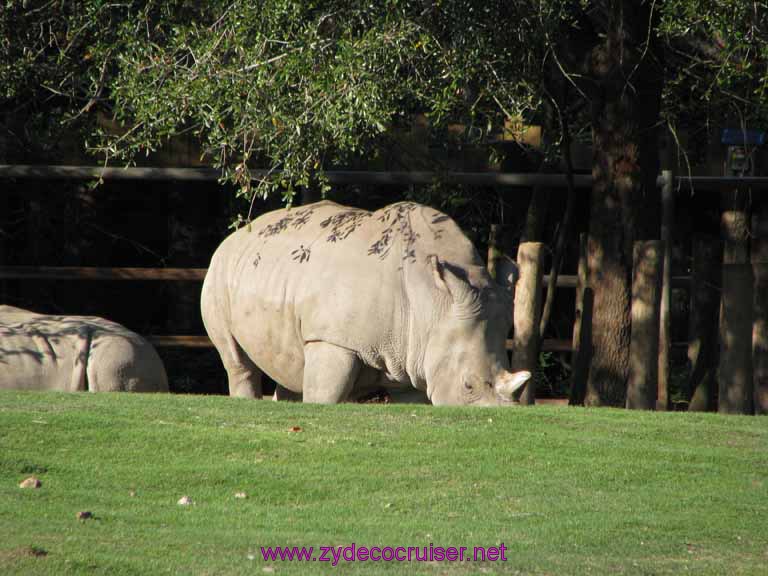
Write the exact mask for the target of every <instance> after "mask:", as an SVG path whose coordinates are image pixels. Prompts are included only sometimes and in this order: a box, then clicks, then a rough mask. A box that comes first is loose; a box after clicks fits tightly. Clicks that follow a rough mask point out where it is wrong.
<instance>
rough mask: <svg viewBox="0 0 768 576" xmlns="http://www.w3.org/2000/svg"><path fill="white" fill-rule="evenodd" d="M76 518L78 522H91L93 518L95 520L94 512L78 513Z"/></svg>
mask: <svg viewBox="0 0 768 576" xmlns="http://www.w3.org/2000/svg"><path fill="white" fill-rule="evenodd" d="M75 517H76V518H77V519H78V520H90V519H92V518H93V512H88V511H83V512H78V513H77V514H76V515H75Z"/></svg>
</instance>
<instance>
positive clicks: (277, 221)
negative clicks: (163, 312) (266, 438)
mask: <svg viewBox="0 0 768 576" xmlns="http://www.w3.org/2000/svg"><path fill="white" fill-rule="evenodd" d="M515 273H516V268H514V266H513V265H512V267H511V268H510V269H508V270H507V271H506V272H504V273H503V274H500V277H504V279H505V281H504V284H503V285H500V284H497V283H496V282H495V281H493V280H492V279H491V278H490V277H489V275H488V273H487V271H486V269H485V267H484V266H483V263H482V261H481V260H480V257H479V256H478V254H477V251H476V250H475V248H474V247H473V246H472V243H471V242H470V241H469V240H468V239H467V238H466V236H464V234H463V233H462V232H461V230H460V229H459V227H458V226H457V225H456V223H455V222H454V221H453V220H451V219H450V218H449V217H448V216H446V215H444V214H442V213H440V212H438V211H436V210H434V209H432V208H429V207H426V206H421V205H419V204H414V203H407V202H402V203H399V204H393V205H391V206H387V207H386V208H383V209H381V210H378V211H376V212H373V213H371V212H366V211H364V210H358V209H354V208H347V207H344V206H340V205H338V204H335V203H333V202H328V201H324V202H318V203H316V204H311V205H309V206H305V207H300V208H292V209H285V210H277V211H275V212H270V213H268V214H265V215H263V216H261V217H260V218H258V219H257V220H255V221H254V222H252V223H251V225H250V226H247V227H244V228H242V229H240V230H238V231H237V232H235V233H233V234H232V235H231V236H229V237H228V238H227V239H225V240H224V242H223V243H222V244H221V246H219V248H218V249H217V250H216V252H215V254H214V255H213V258H212V261H211V265H210V267H209V269H208V273H207V276H206V278H205V282H204V284H203V291H202V297H201V308H202V315H203V321H204V322H205V327H206V330H207V331H208V334H209V336H210V338H211V340H212V341H213V343H214V345H215V346H216V348H217V350H218V351H219V354H220V355H221V359H222V361H223V364H224V367H225V369H226V371H227V376H228V380H229V391H230V394H231V395H233V396H242V397H251V398H253V397H257V398H258V397H261V373H262V371H263V372H264V373H266V374H267V375H269V376H270V377H271V378H272V379H273V380H275V381H276V382H278V383H279V385H280V388H279V389H278V394H277V395H276V396H282V397H286V396H294V397H295V396H296V395H301V396H302V397H303V399H304V401H305V402H320V403H335V402H341V401H344V400H354V399H356V398H358V397H360V396H363V395H365V394H367V393H369V392H370V391H372V390H375V389H377V388H380V387H385V388H388V389H393V390H398V389H400V390H407V389H410V390H414V389H415V390H418V391H421V393H422V394H424V395H425V396H426V398H428V399H429V400H430V401H431V402H432V403H433V404H477V405H498V404H509V403H511V402H512V400H513V395H515V394H516V393H519V391H520V389H521V387H522V386H524V385H525V382H526V381H527V380H528V379H529V378H530V373H528V372H520V373H517V374H511V373H510V372H508V368H509V364H508V359H507V354H506V350H505V341H506V336H507V333H508V331H509V328H510V326H511V322H512V317H511V316H512V312H511V311H512V296H513V289H514V280H515Z"/></svg>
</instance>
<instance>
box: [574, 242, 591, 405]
mask: <svg viewBox="0 0 768 576" xmlns="http://www.w3.org/2000/svg"><path fill="white" fill-rule="evenodd" d="M592 300H593V299H592V290H590V288H589V285H588V282H587V235H586V234H581V235H580V236H579V263H578V271H577V274H576V311H575V314H574V321H573V340H572V343H573V354H572V355H571V392H570V398H569V400H568V403H569V404H571V405H576V404H582V403H583V402H584V394H585V393H586V390H587V377H588V376H589V358H590V352H591V350H590V346H591V338H590V327H591V325H592Z"/></svg>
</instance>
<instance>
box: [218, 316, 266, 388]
mask: <svg viewBox="0 0 768 576" xmlns="http://www.w3.org/2000/svg"><path fill="white" fill-rule="evenodd" d="M208 336H209V337H210V339H211V341H212V342H213V345H214V346H216V350H217V351H218V352H219V356H220V357H221V363H222V364H224V370H226V371H227V382H228V383H229V395H230V396H237V397H239V398H261V370H259V368H258V367H257V366H256V364H254V363H253V361H252V360H251V359H250V358H249V357H248V355H247V354H246V353H245V351H244V350H243V349H242V348H241V347H240V344H238V343H237V340H235V338H234V337H233V336H232V335H231V334H226V335H221V334H218V333H217V332H214V331H213V330H210V329H209V330H208Z"/></svg>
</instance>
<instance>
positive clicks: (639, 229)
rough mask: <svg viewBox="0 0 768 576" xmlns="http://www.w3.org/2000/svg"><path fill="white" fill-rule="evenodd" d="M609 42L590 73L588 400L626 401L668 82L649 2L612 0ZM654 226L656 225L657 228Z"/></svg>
mask: <svg viewBox="0 0 768 576" xmlns="http://www.w3.org/2000/svg"><path fill="white" fill-rule="evenodd" d="M604 10H605V12H606V14H605V16H606V22H607V24H606V30H605V41H604V42H603V43H602V44H601V45H599V46H598V47H597V48H596V49H595V50H594V51H593V53H592V58H591V65H590V76H591V79H592V80H593V88H592V92H593V93H592V94H591V95H590V96H591V105H592V130H593V143H594V158H593V167H592V175H593V177H594V184H593V188H592V196H591V200H590V223H589V242H588V268H589V279H590V287H591V288H592V290H593V292H594V309H593V318H592V327H591V330H592V352H593V353H592V363H591V367H590V373H589V379H588V382H587V392H586V397H585V404H586V405H593V406H594V405H612V406H623V405H624V403H625V397H626V385H627V377H628V367H629V337H630V274H631V255H632V246H633V243H634V241H635V240H636V239H640V238H648V237H658V236H657V234H658V223H657V221H656V218H657V217H658V216H655V215H657V214H658V212H659V211H658V210H655V211H654V210H646V211H644V212H643V218H644V219H643V220H642V221H638V220H637V214H638V210H639V208H640V207H641V206H645V205H648V204H652V203H653V202H654V199H657V198H658V193H657V191H656V182H655V180H656V174H657V173H658V150H657V147H656V129H655V127H654V126H655V123H656V121H657V119H658V108H659V99H660V94H661V80H660V75H659V74H658V71H657V70H655V67H654V65H653V64H654V47H653V46H652V45H648V46H646V42H647V40H648V39H651V41H652V42H651V44H653V41H654V39H653V37H652V36H649V35H648V27H649V26H650V25H651V18H652V9H651V4H650V3H640V2H629V1H612V2H608V3H606V5H605V8H604ZM654 228H656V230H655V231H654Z"/></svg>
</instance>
